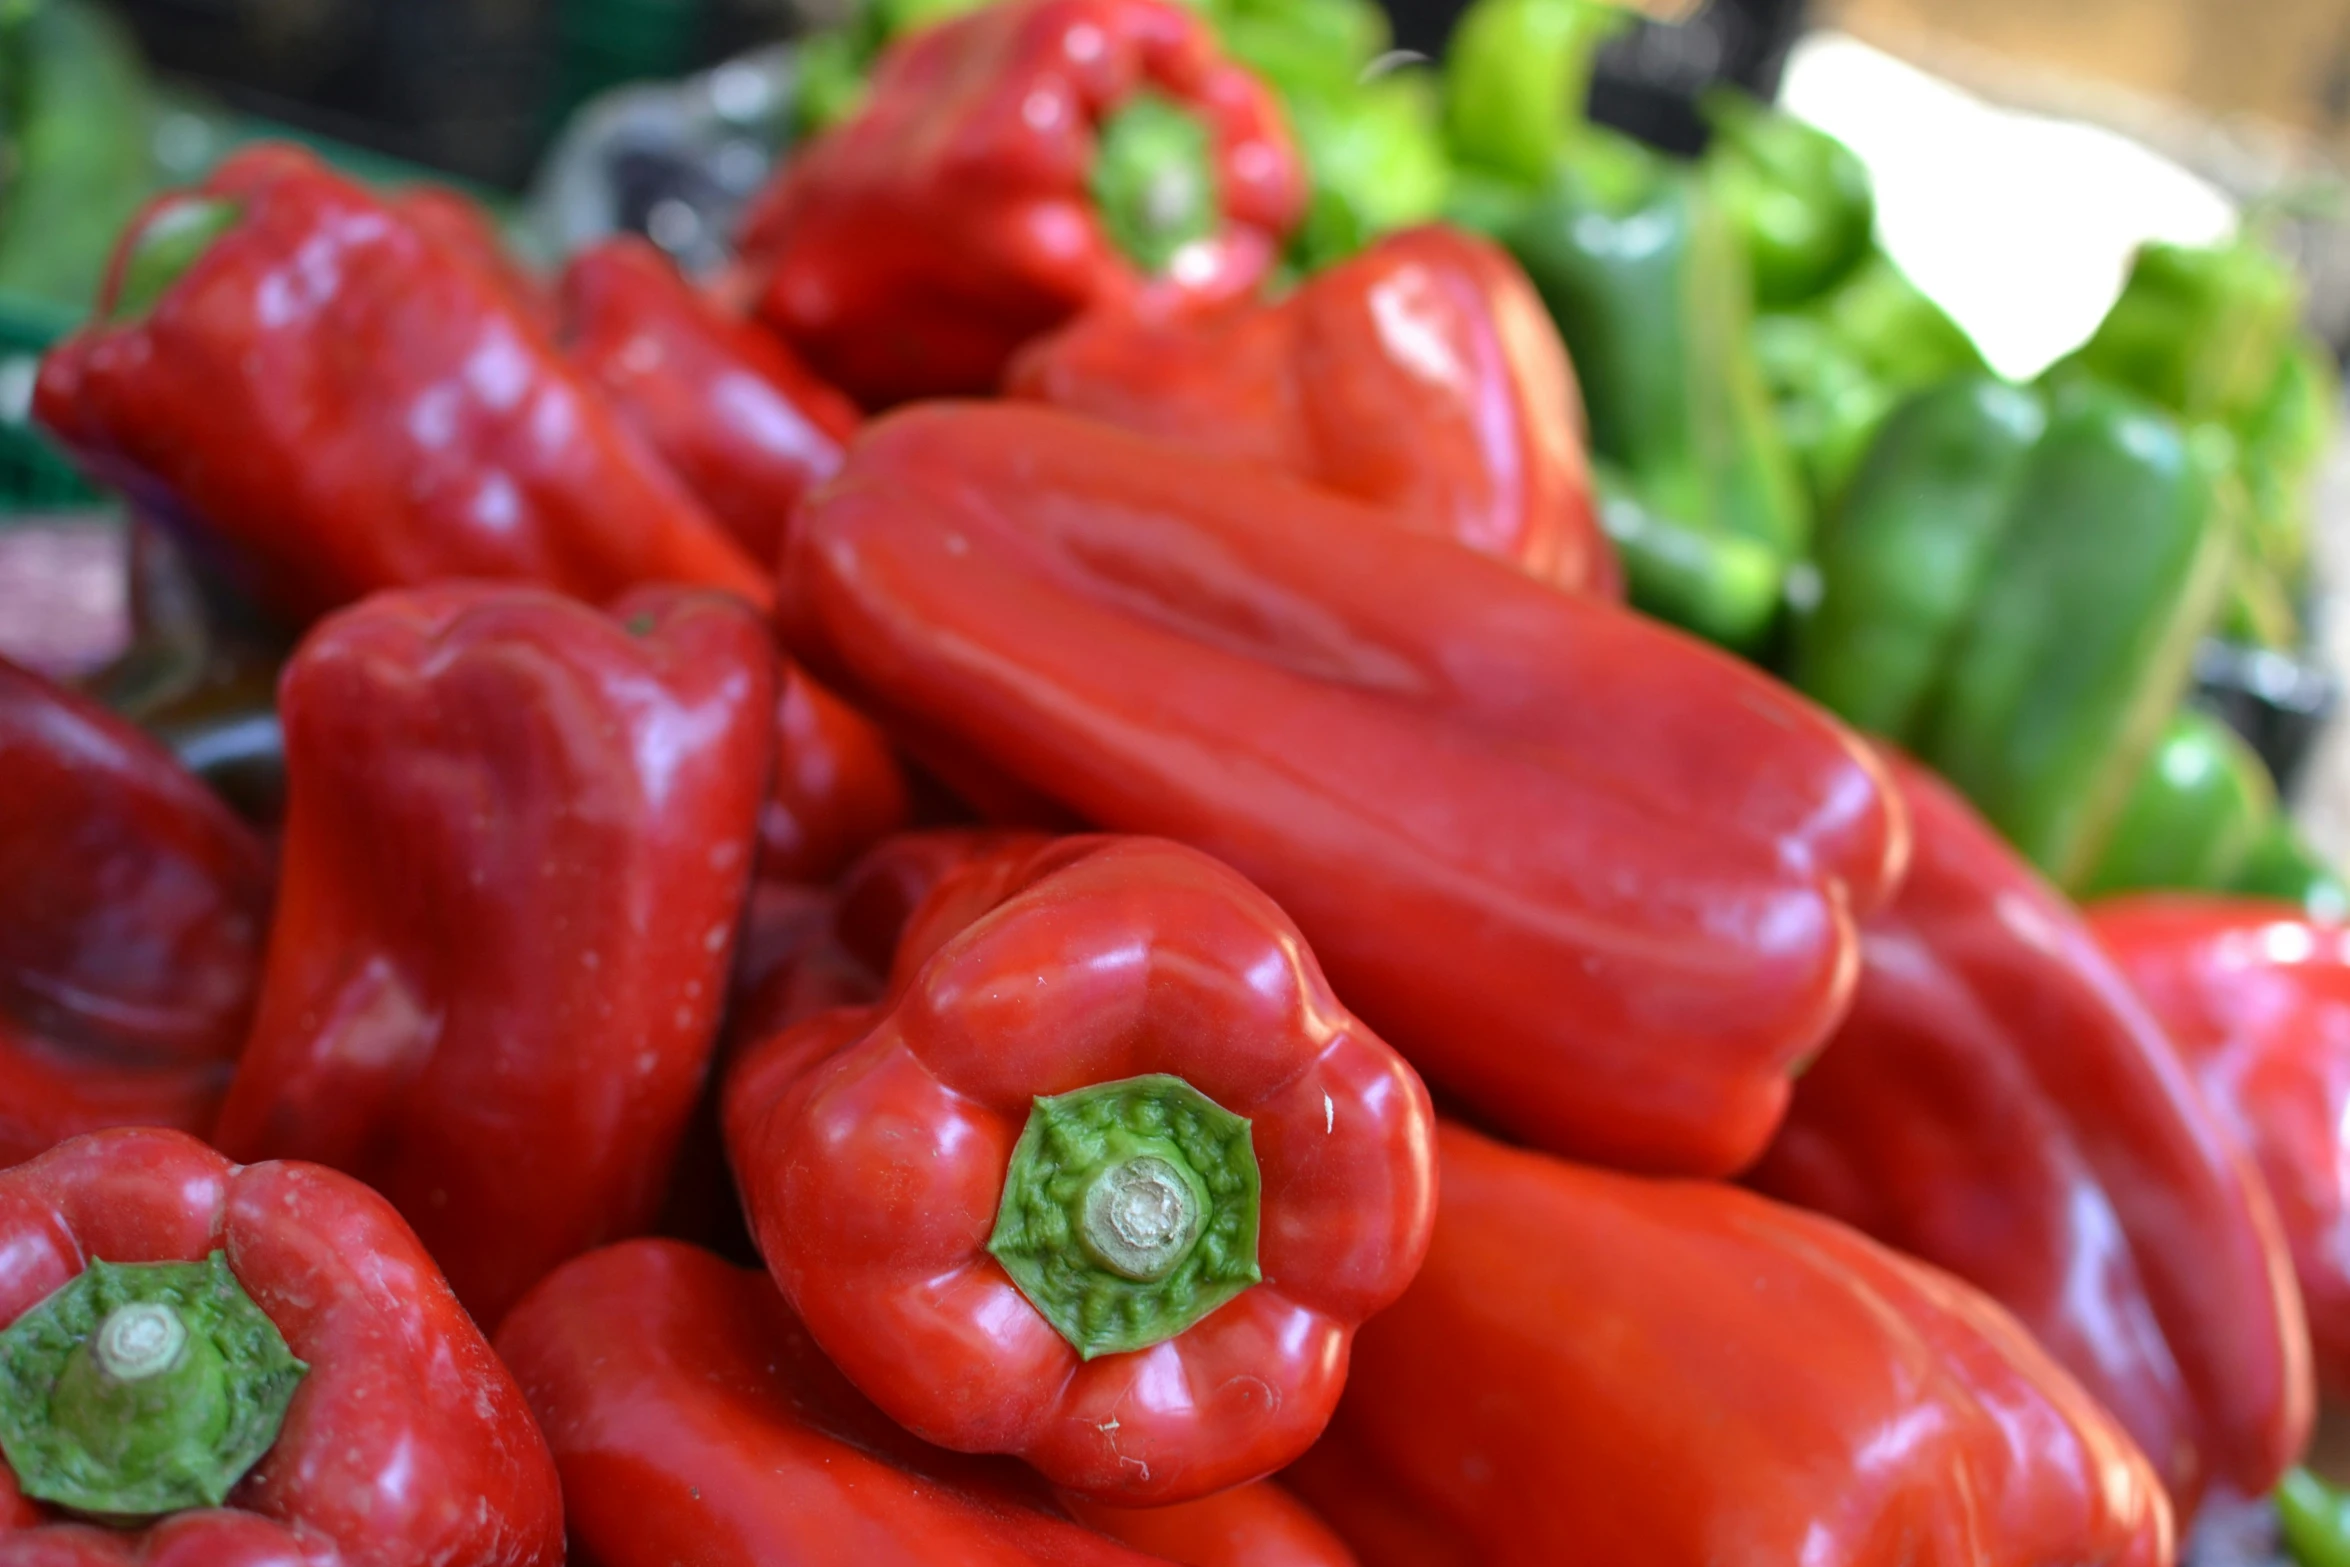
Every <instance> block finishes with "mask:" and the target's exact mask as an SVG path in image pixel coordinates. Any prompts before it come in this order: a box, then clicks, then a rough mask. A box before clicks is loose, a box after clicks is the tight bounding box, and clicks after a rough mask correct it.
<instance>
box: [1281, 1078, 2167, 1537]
mask: <svg viewBox="0 0 2350 1567" xmlns="http://www.w3.org/2000/svg"><path fill="white" fill-rule="evenodd" d="M1437 1147H1438V1155H1439V1158H1440V1159H1441V1161H1442V1164H1443V1167H1444V1193H1443V1200H1442V1204H1441V1207H1440V1209H1439V1211H1438V1215H1437V1220H1436V1239H1435V1242H1434V1244H1433V1245H1432V1246H1431V1248H1430V1250H1429V1253H1428V1264H1427V1266H1426V1268H1424V1269H1423V1270H1422V1272H1421V1274H1420V1278H1419V1280H1418V1281H1417V1282H1416V1283H1415V1284H1413V1286H1412V1287H1411V1289H1410V1290H1408V1291H1406V1292H1405V1294H1404V1297H1403V1299H1402V1300H1401V1301H1399V1302H1397V1303H1396V1305H1395V1306H1393V1307H1392V1308H1390V1309H1389V1310H1388V1311H1386V1312H1384V1313H1382V1314H1381V1315H1380V1316H1378V1317H1377V1318H1375V1319H1373V1320H1372V1321H1371V1322H1369V1323H1367V1324H1365V1325H1364V1328H1363V1332H1362V1333H1361V1335H1360V1336H1359V1338H1358V1341H1357V1345H1356V1350H1355V1364H1354V1371H1353V1374H1352V1375H1351V1376H1350V1377H1349V1379H1348V1382H1347V1390H1346V1398H1345V1400H1344V1402H1343V1403H1342V1404H1341V1405H1340V1407H1339V1413H1338V1418H1337V1420H1336V1421H1334V1422H1333V1423H1332V1425H1331V1429H1330V1435H1329V1436H1328V1437H1326V1438H1324V1440H1323V1443H1322V1445H1321V1446H1319V1447H1317V1448H1316V1449H1315V1450H1314V1452H1313V1453H1312V1454H1311V1455H1309V1456H1308V1458H1307V1459H1306V1461H1305V1462H1304V1463H1302V1464H1300V1465H1298V1466H1297V1467H1296V1468H1295V1469H1294V1470H1292V1471H1291V1472H1290V1476H1289V1478H1292V1479H1294V1481H1295V1483H1296V1485H1297V1487H1298V1489H1299V1490H1300V1491H1302V1492H1303V1493H1304V1494H1305V1496H1306V1497H1307V1499H1308V1500H1309V1501H1313V1502H1316V1503H1318V1504H1320V1506H1321V1508H1322V1513H1323V1516H1324V1517H1326V1518H1328V1519H1329V1520H1330V1521H1331V1523H1333V1524H1334V1525H1335V1526H1336V1527H1337V1528H1338V1530H1339V1532H1340V1533H1341V1534H1344V1535H1346V1536H1347V1538H1348V1543H1349V1544H1351V1545H1353V1546H1354V1548H1355V1550H1356V1551H1357V1552H1358V1553H1359V1554H1360V1556H1361V1558H1362V1560H1363V1563H1364V1567H1536V1564H1544V1567H1547V1564H1551V1563H1557V1562H1586V1561H1588V1562H1603V1561H1604V1562H1639V1563H1643V1564H1653V1567H1712V1564H1716V1563H1722V1562H1756V1563H1761V1562H1802V1563H1804V1564H1805V1567H1894V1564H1906V1563H1936V1564H1941V1563H1951V1564H1956V1563H1967V1564H1972V1567H2044V1564H2047V1563H2051V1562H2066V1563H2080V1564H2089V1563H2113V1564H2120V1563H2128V1564H2131V1567H2165V1564H2168V1563H2169V1562H2170V1561H2171V1560H2172V1559H2173V1557H2172V1551H2171V1546H2172V1539H2171V1518H2170V1511H2169V1508H2168V1507H2167V1506H2166V1505H2165V1502H2164V1499H2163V1496H2162V1491H2161V1487H2160V1486H2159V1485H2158V1484H2157V1483H2156V1481H2155V1478H2154V1475H2153V1473H2152V1472H2151V1470H2150V1469H2149V1468H2148V1467H2147V1463H2146V1460H2145V1458H2144V1457H2143V1456H2142V1455H2140V1454H2139V1452H2138V1451H2137V1449H2136V1448H2134V1447H2133V1446H2132V1445H2131V1444H2130V1440H2129V1438H2128V1437H2126V1436H2125V1435H2123V1434H2122V1432H2121V1431H2120V1429H2119V1428H2118V1427H2116V1426H2115V1424H2114V1423H2113V1421H2112V1419H2111V1418H2110V1417H2109V1416H2107V1415H2106V1414H2105V1413H2104V1411H2102V1410H2100V1409H2099V1408H2098V1407H2097V1406H2096V1405H2095V1404H2094V1403H2093V1402H2091V1400H2090V1399H2089V1397H2088V1396H2087V1395H2086V1394H2085V1393H2083V1392H2082V1390H2081V1389H2080V1387H2079V1386H2078V1385H2077V1384H2075V1383H2074V1382H2073V1380H2072V1379H2071V1378H2070V1377H2068V1376H2066V1375H2065V1374H2064V1372H2063V1371H2061V1370H2060V1369H2058V1368H2057V1366H2056V1365H2055V1364H2054V1363H2053V1362H2051V1361H2050V1360H2049V1359H2048V1357H2047V1356H2046V1355H2045V1354H2043V1353H2042V1352H2041V1351H2040V1349H2039V1348H2038V1347H2037V1346H2035V1345H2034V1344H2033V1343H2032V1342H2031V1340H2030V1339H2029V1337H2027V1336H2026V1335H2025V1333H2024V1332H2023V1331H2022V1329H2020V1328H2019V1327H2018V1326H2017V1325H2016V1323H2015V1321H2014V1319H2013V1318H2011V1317H2009V1316H2008V1315H2007V1313H2005V1312H2004V1311H2001V1310H2000V1309H1999V1308H1998V1307H1997V1306H1995V1305H1993V1304H1992V1303H1991V1302H1990V1301H1988V1300H1986V1299H1984V1298H1983V1297H1982V1296H1980V1295H1978V1294H1977V1293H1975V1292H1974V1291H1973V1290H1971V1289H1968V1288H1967V1287H1966V1286H1965V1285H1963V1284H1961V1283H1959V1282H1958V1281H1957V1280H1955V1279H1952V1278H1949V1277H1948V1276H1946V1275H1944V1274H1941V1273H1938V1272H1936V1271H1934V1270H1933V1269H1931V1268H1927V1267H1922V1266H1920V1265H1919V1264H1917V1263H1915V1262H1912V1261H1910V1260H1909V1259H1908V1258H1905V1257H1902V1256H1899V1255H1897V1254H1896V1253H1894V1252H1891V1251H1888V1250H1886V1249H1884V1248H1881V1247H1878V1246H1876V1245H1873V1244H1871V1243H1870V1242H1869V1241H1867V1240H1866V1239H1864V1238H1862V1237H1860V1236H1858V1235H1855V1234H1853V1233H1852V1232H1851V1231H1849V1230H1847V1229H1845V1228H1843V1227H1842V1226H1841V1225H1836V1224H1830V1223H1827V1222H1825V1221H1823V1220H1820V1219H1818V1218H1816V1217H1813V1216H1812V1215H1809V1214H1804V1213H1799V1212H1796V1211H1795V1210H1793V1209H1789V1208H1782V1207H1780V1206H1778V1205H1776V1204H1774V1203H1769V1202H1765V1201H1763V1200H1762V1199H1760V1198H1757V1197H1755V1196H1753V1195H1752V1194H1750V1193H1746V1192H1741V1191H1738V1190H1735V1189H1734V1188H1730V1187H1724V1186H1716V1185H1710V1184H1699V1183H1694V1182H1651V1181H1641V1180H1636V1179H1633V1178H1630V1177H1627V1176H1621V1175H1614V1174H1609V1173H1607V1172H1604V1171H1598V1170H1590V1169H1584V1168H1580V1167H1578V1166H1575V1165H1570V1164H1566V1163H1562V1162H1560V1161H1557V1160H1553V1159H1548V1158H1545V1157H1543V1156H1541V1155H1539V1154H1533V1153H1526V1152H1522V1151H1519V1150H1516V1149H1511V1148H1505V1147H1503V1146H1502V1145H1500V1144H1498V1143H1494V1142H1490V1141H1487V1140H1486V1139H1485V1138H1483V1137H1480V1136H1478V1135H1477V1134H1476V1133H1474V1132H1470V1131H1468V1130H1466V1129H1464V1128H1462V1127H1459V1126H1457V1125H1454V1124H1451V1123H1445V1124H1444V1125H1443V1126H1442V1127H1441V1130H1440V1135H1439V1138H1438V1144H1437Z"/></svg>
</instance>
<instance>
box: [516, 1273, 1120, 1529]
mask: <svg viewBox="0 0 2350 1567" xmlns="http://www.w3.org/2000/svg"><path fill="white" fill-rule="evenodd" d="M498 1353H499V1354H500V1355H502V1356H503V1357H505V1360H506V1363H507V1364H508V1365H510V1366H512V1367H513V1368H514V1375H515V1378H516V1379H517V1380H518V1381H520V1382H521V1384H522V1388H523V1391H524V1393H525V1394H527V1395H528V1396H529V1399H530V1405H531V1408H532V1410H533V1411H534V1412H536V1414H537V1415H538V1417H539V1422H540V1424H541V1425H542V1426H543V1427H544V1428H545V1430H546V1433H547V1440H548V1442H549V1443H550V1444H551V1445H552V1446H553V1448H554V1450H555V1462H556V1464H557V1465H558V1466H559V1467H560V1468H561V1470H562V1473H563V1492H564V1499H565V1506H566V1509H567V1512H568V1522H569V1524H570V1532H571V1541H572V1548H573V1550H574V1551H575V1552H577V1553H578V1555H577V1558H576V1559H579V1560H583V1561H592V1562H594V1563H595V1564H596V1567H673V1564H676V1563H681V1562H690V1563H693V1564H694V1567H780V1564H783V1563H790V1564H792V1567H1030V1564H1039V1563H1041V1564H1051V1567H1144V1564H1145V1563H1147V1562H1149V1561H1150V1560H1151V1558H1149V1557H1146V1556H1141V1555H1138V1554H1136V1553H1135V1552H1133V1551H1130V1550H1128V1549H1127V1548H1126V1547H1124V1546H1122V1545H1118V1544H1116V1543H1115V1542H1113V1541H1111V1540H1108V1539H1105V1538H1103V1537H1102V1536H1100V1535H1096V1534H1092V1533H1090V1532H1088V1531H1087V1530H1084V1529H1081V1528H1079V1527H1078V1526H1077V1525H1075V1524H1073V1523H1071V1522H1069V1521H1068V1520H1067V1519H1066V1517H1064V1516H1063V1515H1062V1514H1061V1513H1060V1511H1059V1509H1058V1508H1057V1507H1056V1506H1055V1505H1054V1503H1053V1500H1052V1498H1051V1495H1050V1493H1048V1492H1047V1491H1045V1489H1044V1488H1043V1487H1042V1486H1041V1485H1038V1484H1037V1483H1036V1480H1035V1477H1034V1476H1032V1475H1029V1474H1027V1473H1026V1472H1025V1471H1023V1470H1022V1469H1021V1468H1020V1467H1019V1466H1018V1465H1016V1464H1011V1463H1007V1462H1005V1461H1003V1460H1001V1459H986V1458H969V1457H965V1456H963V1455H961V1454H958V1453H947V1452H941V1451H940V1450H938V1449H937V1448H933V1447H926V1446H924V1445H923V1444H922V1443H920V1442H918V1441H916V1440H915V1439H914V1438H913V1437H911V1436H909V1435H907V1434H906V1433H905V1432H904V1431H902V1430H900V1429H899V1428H898V1427H897V1426H895V1425H894V1424H892V1423H891V1422H890V1421H889V1419H888V1418H887V1417H885V1416H884V1415H882V1414H881V1412H880V1411H878V1410H876V1409H875V1408H874V1407H873V1406H872V1405H871V1404H869V1403H867V1402H866V1401H865V1400H864V1399H863V1398H862V1397H860V1396H859V1395H858V1393H857V1391H856V1390H855V1389H854V1388H852V1387H850V1386H849V1384H848V1383H847V1382H846V1381H844V1380H843V1379H842V1377H841V1375H840V1373H839V1372H837V1371H835V1370H834V1369H833V1368H832V1366H831V1365H830V1364H829V1363H828V1362H827V1361H826V1360H825V1358H824V1356H823V1355H822V1353H820V1352H819V1351H818V1350H817V1348H816V1346H815V1344H814V1343H813V1342H812V1341H811V1340H810V1338H809V1336H808V1333H807V1330H806V1329H804V1328H803V1327H801V1326H800V1324H799V1323H798V1322H797V1321H795V1320H794V1319H793V1317H792V1314H791V1309H790V1307H788V1306H786V1305H785V1304H784V1302H783V1299H782V1297H780V1296H779V1295H777V1294H776V1292H775V1286H774V1285H773V1284H772V1283H771V1282H769V1280H768V1279H767V1278H766V1276H765V1275H764V1274H761V1273H758V1272H755V1271H746V1270H744V1269H740V1268H730V1267H728V1266H727V1265H726V1264H725V1263H723V1262H721V1261H719V1260H718V1259H717V1258H715V1257H713V1256H710V1255H709V1254H708V1253H706V1252H700V1251H696V1250H695V1249H694V1248H692V1247H690V1246H683V1245H679V1244H678V1243H676V1242H674V1241H653V1240H643V1241H629V1242H626V1243H624V1244H622V1245H618V1246H611V1247H607V1248H605V1249H604V1250H602V1251H599V1252H594V1253H591V1254H590V1255H588V1256H585V1257H581V1258H579V1259H577V1260H576V1261H573V1262H571V1263H568V1264H566V1265H565V1266H564V1267H562V1268H560V1269H558V1270H556V1272H554V1273H553V1274H551V1275H549V1276H548V1278H547V1279H546V1280H545V1281H544V1282H543V1283H541V1284H540V1285H539V1287H538V1288H537V1289H535V1290H533V1291H532V1292H531V1293H530V1295H529V1296H528V1297H527V1298H526V1299H524V1301H523V1302H522V1304H521V1305H519V1306H517V1307H516V1308H515V1310H514V1314H513V1315H512V1316H511V1317H509V1318H508V1319H507V1322H506V1326H505V1327H504V1328H503V1329H502V1330H501V1331H500V1332H499V1334H498Z"/></svg>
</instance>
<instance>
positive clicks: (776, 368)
mask: <svg viewBox="0 0 2350 1567" xmlns="http://www.w3.org/2000/svg"><path fill="white" fill-rule="evenodd" d="M563 319H564V324H565V330H566V333H567V338H568V351H569V354H570V358H571V361H572V363H573V364H575V365H577V366H578V367H579V368H580V370H581V372H582V373H583V374H584V375H585V376H586V377H587V378H588V380H589V381H590V382H592V383H593V384H594V385H595V386H596V387H598V388H599V389H600V390H601V391H602V392H603V393H604V395H605V396H606V397H607V398H609V399H610V400H611V402H612V405H613V407H615V408H616V409H618V410H619V412H620V416H621V417H622V418H623V419H625V420H627V421H628V423H629V424H630V425H631V426H632V427H633V428H634V429H635V430H636V432H637V434H638V435H640V436H642V437H643V438H644V440H645V442H646V444H648V445H650V446H651V447H652V448H653V449H654V450H655V451H657V452H659V453H660V454H661V457H662V459H663V460H664V461H665V462H667V463H668V465H669V467H670V469H671V470H672V471H673V472H675V473H676V475H677V476H678V477H679V478H680V479H682V480H684V481H685V484H686V487H687V488H688V489H690V490H692V491H693V492H694V495H695V497H696V498H697V499H699V500H700V501H701V503H702V504H703V505H704V506H706V507H708V508H709V510H710V514H711V515H712V516H714V517H716V518H717V519H718V520H719V521H720V522H722V523H724V524H725V525H726V529H727V531H728V532H729V533H731V534H733V535H734V537H735V540H736V542H737V543H739V544H741V545H742V547H743V549H744V550H745V551H746V552H748V553H749V555H750V557H751V558H752V559H753V560H755V561H758V562H759V563H760V564H762V565H770V564H772V563H773V562H774V560H775V556H776V551H777V550H778V549H780V548H781V547H782V543H783V530H784V525H785V524H786V522H787V521H788V520H789V519H790V517H791V512H792V508H793V507H794V506H796V505H798V504H799V500H800V496H801V495H802V494H804V493H805V492H806V491H807V490H808V489H810V488H811V487H812V486H814V485H817V484H821V483H822V482H823V481H824V480H825V479H827V478H830V477H831V475H832V472H833V470H834V469H836V468H838V467H839V466H840V452H841V447H842V446H844V445H846V444H847V442H848V439H849V437H850V436H851V435H853V434H855V433H856V429H857V420H858V414H857V409H856V406H855V405H854V404H852V403H851V402H850V401H849V400H848V399H847V398H846V397H843V396H842V395H841V394H840V393H839V392H836V391H834V390H833V389H832V388H831V387H829V386H827V385H825V384H824V383H823V382H822V381H820V380H818V379H817V378H816V376H815V374H814V372H812V371H810V370H809V369H808V367H807V366H805V365H803V364H801V363H800V361H799V359H798V358H797V357H796V356H795V355H794V354H793V353H792V351H791V350H790V349H788V348H786V347H784V346H783V344H782V343H781V342H780V341H779V340H777V338H776V337H775V336H774V334H772V333H770V332H766V331H763V330H762V329H760V328H759V327H758V326H756V325H754V324H752V323H751V322H749V321H746V320H743V319H741V318H740V317H738V316H734V315H731V314H729V313H728V312H727V311H726V310H725V309H724V308H723V307H721V306H720V305H719V304H718V303H717V302H716V301H714V300H712V299H709V298H707V297H705V296H704V295H703V294H702V293H701V292H700V291H699V290H697V289H696V288H695V287H694V286H693V284H691V283H690V282H688V281H687V280H686V279H685V278H683V277H682V276H680V275H679V274H678V271H677V268H676V267H675V266H674V265H672V264H671V263H670V261H669V259H668V258H667V257H665V256H663V255H662V254H661V253H660V252H659V251H657V250H655V249H654V248H653V247H652V246H651V245H648V244H646V243H645V242H644V241H643V240H641V239H637V238H634V237H633V236H630V237H623V238H620V239H612V240H606V241H605V242H604V243H602V244H600V245H595V246H592V247H590V248H589V249H587V250H584V251H582V252H580V253H579V254H578V255H576V256H574V257H572V258H571V262H570V265H569V266H567V267H566V268H565V269H564V272H563Z"/></svg>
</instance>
